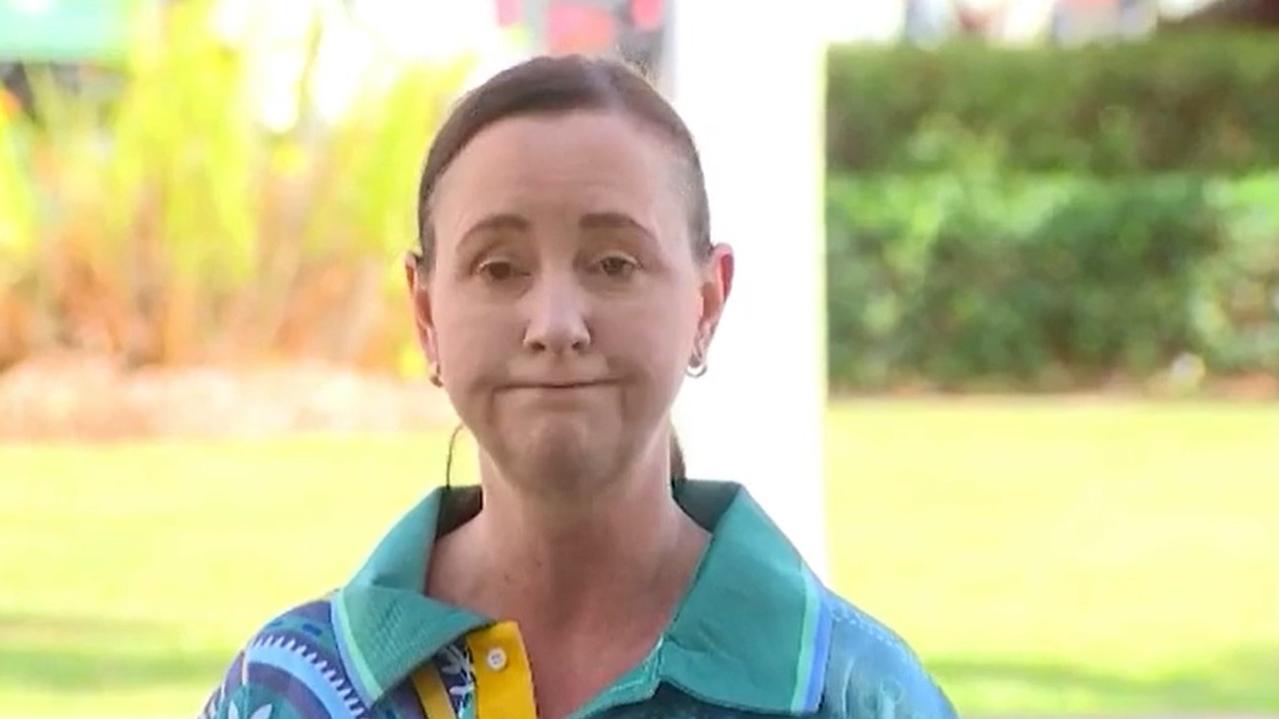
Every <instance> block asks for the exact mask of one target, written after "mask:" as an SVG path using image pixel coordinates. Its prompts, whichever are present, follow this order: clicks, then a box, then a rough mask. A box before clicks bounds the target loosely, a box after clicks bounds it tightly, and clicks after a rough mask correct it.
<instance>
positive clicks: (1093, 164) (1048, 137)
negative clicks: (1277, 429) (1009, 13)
mask: <svg viewBox="0 0 1279 719" xmlns="http://www.w3.org/2000/svg"><path fill="white" fill-rule="evenodd" d="M828 93H829V95H828V107H827V113H828V116H827V117H828V126H827V127H828V133H829V134H828V139H829V145H828V163H829V167H830V170H831V177H830V179H829V182H828V187H827V223H828V234H829V245H828V253H829V254H828V270H827V271H828V280H827V281H828V286H829V291H830V299H829V315H830V318H829V322H830V372H831V382H832V384H833V385H834V386H836V387H844V388H859V389H882V388H886V387H891V386H896V385H900V384H902V383H908V384H909V383H916V382H920V383H923V384H925V385H934V386H942V387H947V388H956V389H958V388H966V389H995V388H1006V387H1010V386H1012V387H1019V388H1022V389H1067V388H1073V387H1079V386H1088V385H1095V384H1096V383H1098V382H1102V381H1106V380H1110V379H1123V380H1136V381H1147V380H1151V379H1155V378H1157V377H1161V376H1163V377H1166V376H1169V375H1170V374H1172V373H1175V372H1176V371H1177V370H1176V368H1177V367H1181V368H1182V369H1183V370H1185V371H1188V372H1189V373H1190V374H1192V375H1193V374H1200V373H1202V372H1205V371H1206V372H1209V373H1222V374H1231V373H1241V374H1247V373H1258V372H1260V373H1279V172H1277V170H1276V168H1279V122H1276V121H1275V118H1276V117H1279V42H1276V41H1275V39H1274V37H1267V36H1266V35H1264V34H1258V35H1180V34H1179V35H1174V36H1170V37H1163V36H1157V37H1155V38H1153V39H1151V40H1149V41H1145V42H1140V43H1126V44H1119V45H1093V46H1087V47H1081V48H1072V49H1063V48H1052V47H1039V48H1025V49H1000V48H992V47H989V46H977V45H969V44H956V45H950V46H942V47H940V48H936V49H931V50H927V49H918V48H907V47H901V48H878V49H876V48H837V49H835V50H834V51H833V52H832V56H831V59H830V84H829V90H828ZM1196 381H1197V380H1196Z"/></svg>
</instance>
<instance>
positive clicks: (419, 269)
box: [404, 251, 440, 367]
mask: <svg viewBox="0 0 1279 719" xmlns="http://www.w3.org/2000/svg"><path fill="white" fill-rule="evenodd" d="M404 278H405V280H406V281H407V282H408V287H409V300H410V301H411V302H412V305H413V328H414V330H415V331H416V332H417V342H418V345H419V346H420V347H421V348H422V353H423V354H425V355H426V360H427V362H429V363H430V365H431V366H432V367H436V366H438V365H439V362H440V353H439V348H438V347H436V344H435V324H434V322H433V321H432V318H431V295H430V293H429V292H427V285H426V271H425V269H424V263H423V261H422V255H420V254H418V253H417V252H414V251H410V252H408V253H406V254H405V255H404Z"/></svg>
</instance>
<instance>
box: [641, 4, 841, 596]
mask: <svg viewBox="0 0 1279 719" xmlns="http://www.w3.org/2000/svg"><path fill="white" fill-rule="evenodd" d="M805 7H807V8H808V12H805V11H804V10H803V9H801V8H805ZM816 7H817V4H816V3H810V4H807V5H806V3H803V2H800V3H793V4H778V3H763V2H712V1H711V0H676V1H675V2H673V3H672V12H673V17H672V18H671V22H672V27H671V28H670V45H669V46H668V48H669V51H670V53H671V56H670V57H669V58H668V63H667V64H666V69H667V70H668V71H669V73H670V76H669V78H668V81H667V83H666V84H668V86H669V87H670V88H671V90H672V94H673V99H674V103H675V106H676V109H677V110H678V111H679V112H680V114H681V116H682V117H683V118H684V120H685V122H687V123H688V125H689V128H690V129H691V130H692V132H693V136H694V138H695V139H696V141H697V144H698V149H699V150H700V152H701V156H702V162H703V164H704V166H705V169H706V179H707V189H708V192H709V193H710V204H711V234H712V237H713V239H714V240H715V241H717V242H727V243H729V244H731V245H732V246H733V247H734V249H735V250H736V255H737V276H736V282H735V285H734V287H733V294H732V296H731V298H730V299H729V303H728V308H727V310H726V313H725V316H724V319H723V322H722V324H721V325H720V328H719V333H718V335H717V336H716V338H715V341H714V344H713V345H712V347H711V351H710V355H709V363H710V369H709V372H708V373H707V374H706V376H705V377H702V378H701V379H697V380H689V381H687V382H685V385H684V390H683V392H682V393H681V395H680V398H679V401H678V402H677V404H676V410H675V422H676V426H677V428H678V430H679V432H680V435H681V438H682V440H683V444H684V446H685V449H686V453H687V455H688V465H689V474H690V476H693V477H697V478H715V479H731V480H734V481H739V482H742V483H743V484H745V485H746V486H747V487H748V488H749V490H750V492H751V493H752V494H753V495H754V496H755V497H756V498H757V499H758V500H759V501H760V502H761V504H762V505H763V506H764V508H765V509H766V510H767V511H768V512H769V514H770V515H771V516H772V517H773V518H774V519H775V520H776V521H777V522H778V523H779V524H780V525H781V527H782V529H783V530H784V531H785V532H786V534H787V535H788V536H789V537H790V538H791V541H793V542H794V543H795V544H796V546H798V547H799V549H800V552H801V553H802V554H803V555H804V557H805V558H806V559H807V560H808V562H809V564H810V565H811V566H812V567H813V568H814V569H815V570H816V571H817V572H818V573H819V574H821V575H823V576H825V575H826V564H827V559H826V555H827V551H826V530H825V525H826V522H825V509H824V507H825V496H824V484H823V477H822V474H823V472H822V469H823V463H822V431H823V412H824V407H825V399H826V383H825V365H826V362H825V356H826V355H825V309H824V307H825V298H824V295H825V282H824V249H823V248H824V231H823V222H822V216H823V209H822V197H823V179H822V178H823V172H824V161H823V144H824V121H823V106H824V93H825V90H824V88H825V49H824V47H823V43H822V37H823V33H822V29H821V28H820V27H819V24H820V23H819V19H820V13H818V12H816Z"/></svg>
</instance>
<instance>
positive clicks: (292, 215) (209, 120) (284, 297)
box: [0, 1, 466, 367]
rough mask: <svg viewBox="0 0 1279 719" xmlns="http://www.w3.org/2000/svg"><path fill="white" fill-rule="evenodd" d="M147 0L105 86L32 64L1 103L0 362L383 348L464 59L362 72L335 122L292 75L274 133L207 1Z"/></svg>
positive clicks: (403, 338) (384, 356)
mask: <svg viewBox="0 0 1279 719" xmlns="http://www.w3.org/2000/svg"><path fill="white" fill-rule="evenodd" d="M165 7H166V8H167V9H166V11H165V13H164V14H163V16H162V17H160V18H158V20H159V24H158V26H157V27H154V28H148V27H146V24H145V23H141V24H140V27H139V31H140V32H143V33H146V31H147V30H148V29H150V30H152V32H150V33H147V34H144V35H142V36H140V38H139V39H138V41H135V42H133V43H132V44H131V48H130V53H131V54H130V56H129V57H128V58H127V61H126V63H125V65H124V67H123V68H122V69H121V70H120V74H119V76H118V78H117V79H118V80H119V88H118V91H115V92H111V93H107V94H106V95H107V96H106V97H105V98H104V97H102V95H103V93H87V92H84V91H82V90H76V89H70V88H68V87H66V86H65V85H64V84H59V83H57V82H55V81H54V80H53V79H52V77H51V76H45V75H41V74H40V73H39V72H38V71H36V72H34V73H33V86H34V94H35V107H34V111H33V112H31V113H23V112H20V111H18V110H17V109H16V108H13V107H10V108H7V111H5V109H3V108H0V218H2V219H0V367H2V366H4V365H5V364H8V363H12V362H14V361H16V360H19V359H21V358H22V357H24V356H27V355H29V354H32V353H35V352H38V351H41V350H45V349H48V348H51V347H72V348H79V349H89V350H94V351H104V352H111V353H114V354H119V355H123V356H125V357H126V358H128V360H130V361H131V362H133V363H138V364H142V363H153V362H181V361H191V360H200V359H207V358H213V357H222V358H226V357H235V358H244V357H254V356H261V355H274V354H283V355H293V354H305V355H308V356H312V357H317V356H318V357H324V358H329V359H333V360H336V361H345V362H356V363H360V364H368V365H377V366H383V367H385V366H395V364H396V362H397V360H398V358H399V357H400V356H401V354H402V351H403V349H404V347H405V346H406V345H407V344H408V343H410V342H411V337H410V330H411V328H410V326H409V323H407V322H405V321H404V320H403V317H402V316H401V313H398V312H395V311H394V308H396V307H397V306H399V301H400V300H401V299H402V292H403V289H402V282H403V279H402V275H401V274H400V273H399V272H398V269H399V268H398V263H396V262H395V261H394V259H395V255H396V253H397V252H398V251H402V250H404V249H407V248H408V247H410V246H411V243H412V241H413V237H414V232H415V230H414V217H413V208H412V198H413V197H414V195H415V185H416V181H417V173H418V171H419V168H420V163H421V158H422V156H423V154H424V152H425V149H426V146H427V143H428V141H429V138H430V135H431V133H432V132H433V130H434V128H435V127H436V126H437V124H438V122H439V121H440V120H441V119H442V113H443V110H444V108H445V106H446V103H447V102H449V100H450V99H451V98H452V96H453V94H454V93H455V91H456V90H457V89H458V88H459V87H460V84H461V81H462V79H463V73H464V70H465V69H466V68H465V65H466V61H465V60H459V61H458V62H457V63H455V64H453V65H450V66H448V67H435V68H425V67H407V66H406V67H404V68H402V69H400V70H398V71H397V73H396V74H395V77H394V79H393V80H392V81H390V82H389V83H388V84H386V85H385V86H382V85H378V84H377V83H373V82H367V83H364V84H363V86H364V87H366V88H368V89H367V90H366V91H365V93H364V95H363V96H361V97H360V98H358V99H357V101H356V102H355V103H354V105H353V110H352V111H351V112H349V113H348V114H347V115H346V116H344V117H343V118H342V119H341V120H339V121H337V123H336V125H330V124H325V123H324V122H323V121H321V120H320V119H319V118H318V117H315V116H314V113H313V112H311V111H310V110H309V107H310V106H309V103H308V97H307V93H306V88H305V87H303V91H302V92H301V93H300V96H301V97H300V99H299V107H300V110H301V121H300V122H299V123H298V124H297V125H296V126H295V127H294V128H293V129H290V130H288V131H286V132H284V133H273V132H271V131H269V130H267V129H266V128H265V127H263V126H262V125H261V124H259V122H258V120H257V113H256V108H255V107H253V106H252V103H251V102H250V92H249V88H250V81H251V79H252V78H251V77H250V74H251V73H252V72H253V69H252V67H251V66H250V63H248V62H247V60H246V56H245V55H244V54H243V53H242V52H241V51H240V50H238V49H237V48H235V47H232V46H230V45H228V44H227V43H225V42H223V41H221V40H220V39H219V38H218V37H217V36H216V35H215V34H214V32H213V30H212V28H211V22H210V20H211V18H210V8H211V4H210V3H207V2H197V1H188V2H179V3H171V4H167V5H166V6H165ZM315 22H316V25H315V26H314V31H315V32H316V33H318V32H319V31H320V27H319V25H318V19H316V20H315ZM304 79H305V77H304ZM303 85H305V83H303ZM393 297H394V298H395V299H394V300H393V299H392V298H393Z"/></svg>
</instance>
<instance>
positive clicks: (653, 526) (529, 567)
mask: <svg viewBox="0 0 1279 719" xmlns="http://www.w3.org/2000/svg"><path fill="white" fill-rule="evenodd" d="M706 541H707V534H706V532H705V531H704V530H702V529H701V528H700V527H698V526H697V524H696V523H695V522H693V520H692V519H691V518H689V517H688V515H686V514H685V513H684V512H683V510H682V509H680V507H679V505H678V504H676V502H675V500H674V498H673V497H672V496H671V490H670V487H669V485H668V484H667V482H666V481H664V480H658V479H656V478H655V477H652V476H650V477H647V478H641V477H638V476H637V477H634V478H626V479H624V480H619V481H613V482H609V483H608V485H607V487H604V488H602V489H601V491H600V492H598V493H596V494H594V495H592V496H590V497H589V498H582V497H578V498H576V499H574V500H572V501H555V500H554V499H551V498H547V497H545V496H529V495H528V493H526V492H522V491H521V490H520V489H519V488H518V487H517V486H516V485H515V484H513V483H509V482H504V481H502V479H501V478H497V477H494V478H487V481H486V483H485V488H484V505H483V509H482V510H481V511H480V513H479V514H478V515H477V516H476V517H475V518H474V519H472V520H471V521H469V522H467V523H466V524H464V525H463V526H461V527H459V528H458V529H457V530H455V531H454V532H452V533H450V534H449V535H447V536H445V537H444V538H442V539H441V541H440V543H439V546H438V548H437V551H436V552H435V557H434V558H433V561H432V565H433V567H432V571H431V579H432V580H433V581H432V582H431V584H433V585H434V586H431V587H429V588H430V589H431V590H433V591H434V592H436V593H439V594H443V595H444V596H442V597H440V598H442V599H445V600H452V601H455V602H458V603H460V604H463V605H464V606H467V607H468V608H471V609H474V610H476V611H479V612H481V613H484V614H487V615H488V616H492V617H494V618H504V619H505V618H509V619H515V620H517V621H519V622H521V624H525V625H529V626H528V628H529V629H533V628H534V626H536V627H537V628H539V629H540V630H543V631H555V632H559V631H569V632H578V631H585V632H588V633H589V632H591V631H592V628H594V627H609V626H616V625H615V624H614V622H615V620H616V619H617V618H618V617H630V618H632V619H634V618H635V617H637V616H642V615H646V614H653V615H657V616H659V617H660V618H661V620H662V623H663V625H664V621H665V619H666V618H668V616H669V614H670V612H671V611H673V610H674V606H675V605H676V604H677V603H678V602H679V599H680V598H681V597H682V595H683V592H684V590H685V588H686V587H687V585H688V582H689V580H690V578H691V576H692V573H693V571H694V570H695V569H696V566H697V562H698V560H699V558H700V556H701V553H702V550H703V549H704V548H705V545H706Z"/></svg>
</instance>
